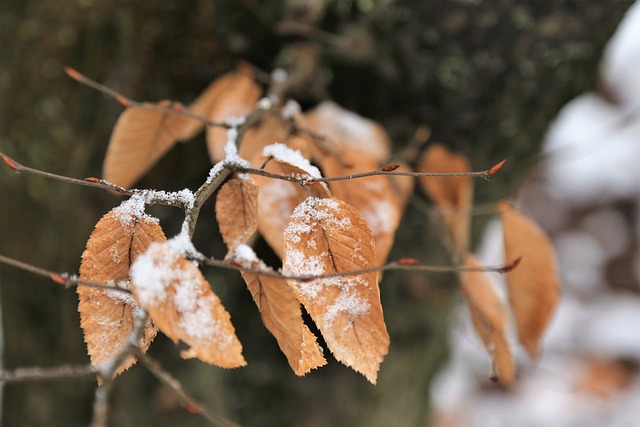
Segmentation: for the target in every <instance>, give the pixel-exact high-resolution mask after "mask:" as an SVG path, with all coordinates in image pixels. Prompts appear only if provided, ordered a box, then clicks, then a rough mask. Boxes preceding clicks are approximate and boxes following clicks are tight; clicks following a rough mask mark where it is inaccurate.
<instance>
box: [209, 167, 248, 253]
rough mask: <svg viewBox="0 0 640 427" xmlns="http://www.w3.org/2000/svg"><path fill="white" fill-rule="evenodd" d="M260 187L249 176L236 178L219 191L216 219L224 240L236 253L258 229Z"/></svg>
mask: <svg viewBox="0 0 640 427" xmlns="http://www.w3.org/2000/svg"><path fill="white" fill-rule="evenodd" d="M257 215H258V186H257V185H256V184H255V182H254V181H253V179H251V178H250V177H249V176H247V175H241V176H240V177H234V178H232V179H230V180H229V181H227V182H226V183H225V184H224V185H223V186H222V188H220V190H219V191H218V196H217V198H216V219H217V220H218V226H219V227H220V234H222V240H224V243H225V244H226V245H227V248H228V249H229V252H230V253H232V252H235V248H236V247H237V246H238V245H239V244H240V243H246V242H247V240H248V239H249V238H250V237H251V236H252V235H253V234H254V233H255V232H256V230H257V228H258V217H257Z"/></svg>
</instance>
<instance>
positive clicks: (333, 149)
mask: <svg viewBox="0 0 640 427" xmlns="http://www.w3.org/2000/svg"><path fill="white" fill-rule="evenodd" d="M261 96H262V89H261V88H260V86H259V85H257V84H256V83H255V82H254V81H253V80H252V78H251V77H250V75H249V73H248V72H247V70H245V69H242V68H240V69H238V70H236V71H234V72H231V73H229V74H227V75H225V76H222V77H221V78H219V79H217V80H216V81H214V82H213V83H212V84H211V85H210V86H209V87H208V88H207V89H206V90H205V91H204V93H203V94H202V95H201V96H200V97H199V98H198V99H197V100H196V101H195V102H194V103H193V104H192V105H191V106H189V107H182V106H177V105H176V104H173V103H171V102H169V101H161V102H160V103H157V104H144V105H142V106H138V105H136V106H130V107H128V108H127V109H126V110H125V111H124V112H123V113H122V115H121V117H120V119H119V120H118V123H117V124H116V126H115V128H114V131H113V134H112V137H111V140H110V142H109V148H108V151H107V155H106V159H105V163H104V178H105V179H106V180H107V181H110V182H112V183H115V184H118V185H120V186H123V187H130V186H131V185H133V184H134V183H135V182H136V181H137V180H138V179H139V178H140V177H141V176H143V175H144V174H145V173H146V172H148V170H149V169H150V168H151V167H153V165H154V164H155V163H156V162H157V160H158V159H159V158H160V157H161V156H163V155H164V154H165V153H166V152H167V151H168V150H169V149H170V148H171V147H172V146H173V145H174V144H175V142H176V141H185V140H188V139H191V138H192V137H194V136H195V135H196V134H197V133H198V132H200V131H202V129H203V128H204V122H203V121H202V120H198V119H196V118H193V117H189V116H185V115H180V114H170V113H169V112H167V111H166V109H165V110H163V109H155V110H154V109H153V107H154V106H155V107H163V108H166V107H169V108H174V109H176V110H183V111H188V112H189V113H192V114H195V115H198V116H202V117H205V118H206V119H208V120H211V121H213V122H217V123H224V122H225V121H229V120H236V119H235V118H236V117H238V116H246V115H247V114H249V113H251V112H252V111H255V110H256V103H257V102H258V101H259V99H260V97H261ZM149 107H150V108H149ZM284 109H286V108H284V107H283V106H282V105H274V106H273V108H271V109H269V110H267V111H265V114H263V115H262V117H261V119H260V120H259V121H258V122H257V123H255V124H252V126H251V127H249V128H248V129H246V131H245V132H242V134H241V138H240V139H241V140H237V141H235V142H236V144H237V146H238V147H239V150H238V152H239V155H240V157H242V159H245V160H246V161H247V162H248V163H250V164H251V165H252V167H254V168H258V167H262V168H263V170H264V171H266V172H270V173H274V174H279V175H288V176H293V177H298V178H299V177H310V176H311V177H320V176H321V174H324V175H325V176H338V175H349V174H354V173H358V172H368V171H372V170H377V169H379V168H380V167H381V166H382V165H384V164H385V162H386V161H387V160H388V158H389V156H390V151H391V150H390V149H391V147H390V139H389V136H388V135H387V134H386V132H385V131H384V129H383V128H382V127H381V126H379V125H378V124H376V123H374V122H372V121H370V120H367V119H364V118H362V117H360V116H357V115H356V114H354V113H352V112H349V111H347V110H344V109H342V108H341V107H339V106H337V105H336V104H334V103H331V102H325V103H322V104H320V105H318V106H317V107H316V108H315V109H313V110H311V111H309V112H305V113H301V112H300V111H295V110H294V111H293V113H291V111H289V112H287V113H285V112H284ZM294 124H295V125H294ZM300 129H304V132H301V131H300ZM230 132H236V130H235V129H228V128H226V127H223V126H208V127H207V133H206V137H207V145H208V149H209V154H210V157H211V160H212V162H213V163H215V162H219V161H220V160H221V159H223V157H224V155H225V149H224V148H225V145H226V144H227V143H228V140H229V139H230V137H231V138H233V137H234V136H235V135H236V134H235V133H230ZM318 135H321V138H318ZM311 162H313V163H315V164H316V165H318V168H319V169H318V168H317V167H316V166H313V165H312V164H311ZM400 167H401V168H404V169H407V166H404V165H401V166H400ZM418 170H419V171H428V172H467V171H469V165H468V162H467V161H466V159H465V158H464V157H462V156H458V155H455V154H452V153H450V152H449V151H448V150H446V149H444V148H443V147H441V146H438V145H434V146H432V147H431V148H430V149H429V150H427V151H426V152H425V154H424V156H423V157H422V158H421V159H420V162H419V167H418ZM392 178H394V177H391V176H383V175H375V176H370V177H367V178H363V179H359V180H343V181H332V182H330V183H329V185H326V184H324V183H316V184H313V185H301V184H299V183H297V182H291V181H286V180H278V179H273V178H270V177H266V176H259V175H257V176H255V178H253V177H251V176H249V175H246V174H241V173H233V174H232V175H231V177H230V178H229V179H228V180H227V181H226V182H225V183H224V185H223V186H222V187H221V188H220V189H219V190H218V192H217V199H216V212H215V215H216V219H217V222H218V225H219V228H220V232H221V234H222V236H223V239H224V242H225V244H226V245H227V247H228V251H229V253H228V259H229V262H233V263H235V264H237V265H240V266H242V267H243V268H244V269H245V270H247V271H244V272H243V273H242V277H243V279H244V280H245V282H246V284H247V287H248V289H249V291H250V292H251V295H252V296H253V299H254V301H255V303H256V305H257V307H258V310H259V312H260V315H261V317H262V320H263V321H264V324H265V326H266V327H267V329H268V330H269V331H270V332H271V333H272V334H273V336H274V337H275V339H276V340H277V342H278V345H279V346H280V349H281V350H282V352H283V353H284V354H285V356H286V358H287V360H288V361H289V364H290V366H291V368H292V369H293V371H294V372H295V373H296V374H297V375H304V374H306V373H307V372H309V371H310V370H312V369H314V368H317V367H320V366H323V365H324V364H326V360H325V358H324V356H323V351H322V348H321V347H320V345H319V344H318V343H317V339H316V336H314V334H313V333H312V332H311V330H310V329H309V328H308V327H307V325H306V324H305V323H304V321H303V317H302V309H301V304H302V306H304V308H305V310H306V311H307V312H308V313H309V315H310V316H311V318H312V319H313V321H314V322H315V324H316V326H317V327H318V329H319V330H320V332H321V333H322V336H323V337H324V340H325V342H326V344H327V347H328V348H329V350H330V351H331V352H332V353H333V355H334V356H335V358H336V359H337V360H339V361H340V362H342V363H344V364H345V365H347V366H350V367H352V368H353V369H354V370H356V371H358V372H360V373H362V374H363V375H364V376H365V377H366V378H367V379H368V380H369V381H371V382H372V383H375V382H376V380H377V373H378V370H379V366H380V363H381V362H382V359H383V358H384V356H385V355H386V354H387V352H388V348H389V335H388V333H387V330H386V326H385V323H384V319H383V312H382V306H381V303H380V292H379V287H378V281H379V274H378V273H377V272H376V271H375V269H373V270H372V272H369V273H366V274H356V275H344V276H342V275H340V273H345V272H349V271H354V270H361V269H368V268H372V267H376V266H378V265H382V264H383V263H384V262H385V261H386V259H387V256H388V254H389V252H390V250H391V246H392V244H393V241H394V235H395V232H396V229H397V227H398V225H399V223H400V220H401V217H402V213H403V210H404V207H405V206H406V203H407V200H408V197H409V196H410V194H411V193H412V191H413V181H412V179H410V178H404V179H402V180H400V179H392ZM396 178H397V177H396ZM421 182H422V184H423V185H424V188H425V189H426V191H427V192H428V193H429V195H430V196H431V197H432V199H433V200H434V202H435V203H436V205H437V206H438V207H439V209H440V211H441V213H442V218H443V224H444V225H445V228H446V229H447V230H448V233H449V236H450V240H451V243H452V248H453V253H454V254H455V255H456V256H457V257H461V259H465V265H468V266H474V265H476V261H475V260H474V258H473V256H472V255H470V254H468V253H467V249H468V234H469V223H470V210H471V206H472V181H471V178H469V177H443V178H424V179H423V180H422V181H421ZM501 212H502V215H503V219H504V225H505V236H509V238H508V240H506V247H507V256H508V257H509V258H512V257H523V263H522V264H523V265H522V267H521V268H520V269H516V270H515V271H514V272H512V273H509V275H508V278H509V291H510V292H509V295H510V304H511V307H512V309H513V312H514V314H515V317H516V323H517V327H518V333H519V337H520V340H521V341H522V343H523V344H524V345H525V346H526V347H527V349H528V350H529V351H530V352H531V353H532V354H535V353H537V351H538V342H539V340H540V336H541V334H542V332H543V330H544V328H545V326H546V324H547V322H548V319H549V316H550V314H551V311H552V309H553V305H554V304H555V301H556V299H557V296H558V283H557V279H556V276H555V270H554V268H553V265H554V264H553V259H552V253H551V248H550V245H549V243H548V242H547V241H546V239H545V237H544V235H543V234H542V233H541V232H540V231H539V230H538V229H537V228H536V227H535V226H534V225H532V223H531V222H530V221H529V220H527V219H526V218H525V217H523V216H522V215H521V214H519V213H517V212H515V211H514V210H512V209H510V208H508V207H507V206H506V205H505V206H503V207H501ZM257 233H259V234H260V235H261V236H262V237H263V238H264V239H265V240H266V242H267V243H268V244H269V245H270V246H271V248H272V249H273V250H274V252H275V253H276V254H278V255H279V256H280V257H281V258H282V264H283V270H284V272H285V273H287V274H288V275H289V276H295V277H300V276H314V277H316V278H314V279H313V280H285V279H283V278H277V277H272V276H270V275H267V274H261V273H264V272H266V271H267V267H266V266H265V265H264V263H263V261H261V260H260V259H259V258H257V257H256V255H255V254H254V253H253V251H252V249H251V248H250V246H248V244H249V243H250V242H251V241H252V238H253V237H254V236H255V235H256V234H257ZM183 237H184V236H183ZM178 240H179V239H178ZM533 270H536V271H535V272H533ZM81 279H83V280H87V281H93V282H100V283H108V284H109V285H110V286H113V287H120V288H125V289H128V290H130V293H126V292H122V291H117V290H104V289H94V288H87V287H80V288H79V294H80V306H79V310H80V314H81V322H82V327H83V329H84V333H85V340H86V342H87V345H88V351H89V355H90V356H91V361H92V363H93V364H94V365H100V364H102V363H105V362H108V361H109V360H111V359H112V358H113V357H114V356H115V355H117V354H118V352H119V351H120V349H121V348H122V346H123V345H125V344H126V341H127V339H128V337H129V334H130V332H131V330H132V328H133V321H134V317H135V313H136V311H138V310H141V309H144V310H146V312H147V313H148V314H149V319H150V320H149V321H148V323H147V326H146V329H145V333H144V336H143V340H142V342H141V343H140V347H141V349H142V350H143V351H146V349H147V348H148V346H149V344H150V342H151V340H152V339H153V337H154V336H155V333H156V328H158V329H159V330H160V331H162V332H163V333H164V334H166V335H167V336H168V337H170V338H171V339H172V340H173V341H174V342H178V341H182V342H184V343H186V344H187V345H188V346H189V349H188V350H187V351H185V352H183V354H182V355H183V357H197V358H198V359H200V360H202V361H205V362H207V363H212V364H215V365H218V366H221V367H225V368H233V367H238V366H243V365H244V364H245V360H244V358H243V357H242V347H241V344H240V342H239V341H238V339H237V337H236V335H235V331H234V328H233V326H232V324H231V322H230V316H229V314H228V313H227V311H226V310H225V309H224V307H223V306H222V304H221V303H220V301H219V299H218V298H217V296H216V295H215V294H214V293H213V291H212V289H211V286H210V285H209V283H208V282H207V281H206V280H205V278H204V277H203V275H202V274H201V272H200V270H199V268H198V267H197V266H196V265H194V264H193V263H192V262H191V261H190V260H189V259H188V257H187V255H186V252H185V251H184V248H181V247H180V244H178V241H177V239H172V240H169V241H166V239H165V237H164V234H163V232H162V230H161V228H160V226H159V225H158V223H157V221H156V220H154V219H153V218H151V217H148V216H147V215H146V214H144V206H142V209H137V210H135V209H134V210H127V209H123V208H122V207H119V208H116V209H114V210H113V211H111V212H109V213H108V214H106V215H105V216H104V217H103V218H102V219H101V220H100V222H99V223H98V224H97V225H96V228H95V230H94V232H93V234H92V235H91V237H90V239H89V241H88V243H87V247H86V250H85V252H84V254H83V256H82V266H81ZM461 280H462V284H463V290H464V292H465V295H466V296H467V299H468V302H469V307H470V310H471V313H472V316H473V320H474V324H475V325H476V328H477V330H478V333H479V334H480V336H481V337H482V339H483V341H484V343H485V344H486V346H487V349H488V350H489V351H490V353H491V354H492V356H493V359H494V363H495V366H496V371H497V373H498V376H499V377H500V378H501V379H502V380H503V381H504V382H505V383H509V382H511V381H512V380H513V378H514V376H515V368H514V366H513V360H512V357H511V353H510V350H509V346H508V344H507V342H506V340H505V336H504V333H505V327H506V326H505V325H506V310H505V309H504V308H503V306H502V304H501V302H500V301H499V299H498V298H497V296H496V295H495V294H494V293H492V292H493V291H492V290H491V287H490V286H489V285H488V283H487V280H486V278H485V277H484V275H483V273H462V274H461ZM133 363H134V359H133V358H131V357H130V358H129V359H127V360H126V361H125V363H123V364H122V366H121V367H120V368H119V372H120V371H122V370H124V369H126V368H127V367H128V366H130V365H131V364H133Z"/></svg>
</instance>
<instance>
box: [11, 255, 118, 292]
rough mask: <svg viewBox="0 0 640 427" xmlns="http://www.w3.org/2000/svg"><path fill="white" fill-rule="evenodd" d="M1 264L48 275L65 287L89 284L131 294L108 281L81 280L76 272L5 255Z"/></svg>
mask: <svg viewBox="0 0 640 427" xmlns="http://www.w3.org/2000/svg"><path fill="white" fill-rule="evenodd" d="M0 264H5V265H10V266H12V267H16V268H19V269H20V270H24V271H28V272H29V273H33V274H37V275H38V276H42V277H47V278H49V279H51V280H53V281H54V282H55V283H57V284H58V285H62V286H64V287H65V288H70V287H73V286H88V287H91V288H96V289H103V290H109V291H114V292H122V293H124V294H130V293H131V292H130V291H129V290H127V289H123V288H119V287H117V286H113V285H109V284H106V283H96V282H90V281H87V280H81V279H80V278H78V276H77V275H75V274H69V273H56V272H53V271H49V270H45V269H43V268H40V267H36V266H35V265H31V264H28V263H26V262H22V261H18V260H16V259H13V258H9V257H6V256H4V255H0Z"/></svg>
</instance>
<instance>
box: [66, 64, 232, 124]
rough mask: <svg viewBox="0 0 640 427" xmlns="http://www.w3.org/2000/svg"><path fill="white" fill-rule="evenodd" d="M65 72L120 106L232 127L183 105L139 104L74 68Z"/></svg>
mask: <svg viewBox="0 0 640 427" xmlns="http://www.w3.org/2000/svg"><path fill="white" fill-rule="evenodd" d="M64 71H65V72H66V73H67V75H68V76H69V77H71V78H72V79H74V80H76V81H77V82H80V83H82V84H83V85H85V86H89V87H90V88H93V89H95V90H97V91H99V92H102V93H103V94H105V95H107V96H110V97H112V98H115V99H116V100H117V101H118V102H119V103H120V104H122V105H123V106H125V107H136V108H141V109H144V110H149V111H156V112H159V113H164V114H177V115H180V116H185V117H189V118H190V119H195V120H198V121H201V122H202V123H204V124H205V125H207V126H218V127H223V128H229V127H230V126H229V125H228V124H227V123H223V122H215V121H213V120H209V119H207V118H206V117H202V116H200V115H198V114H194V113H192V112H191V111H189V110H188V109H187V107H185V106H183V105H182V104H179V103H173V104H172V106H170V107H161V106H159V105H157V104H151V103H148V102H139V101H135V100H133V99H131V98H128V97H126V96H124V95H122V94H121V93H119V92H116V91H115V90H113V89H111V88H109V87H107V86H105V85H102V84H100V83H98V82H96V81H95V80H92V79H90V78H89V77H87V76H85V75H83V74H81V73H79V72H78V71H76V70H74V69H73V68H69V67H65V69H64Z"/></svg>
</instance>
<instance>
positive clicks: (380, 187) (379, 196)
mask: <svg viewBox="0 0 640 427" xmlns="http://www.w3.org/2000/svg"><path fill="white" fill-rule="evenodd" d="M341 160H342V162H340V161H339V160H338V159H336V158H335V157H333V156H325V157H324V158H323V159H322V161H321V164H320V166H321V168H322V170H323V172H324V174H325V176H329V177H331V176H342V175H350V174H355V173H360V172H370V171H373V170H376V169H378V168H379V165H378V163H377V162H376V161H375V159H374V158H373V157H371V156H370V155H369V154H368V153H366V152H363V151H361V150H359V149H356V148H346V149H345V150H343V151H342V152H341ZM344 164H347V165H349V166H344ZM409 180H410V178H409ZM329 186H330V187H331V191H332V192H333V195H334V196H335V197H336V198H337V199H340V200H342V201H344V202H347V203H348V204H349V205H351V206H353V207H354V208H356V210H357V211H358V212H359V213H360V215H362V217H363V218H364V219H365V220H366V221H367V223H368V224H369V227H370V228H371V232H372V233H373V238H374V239H375V248H376V258H377V262H378V264H379V265H382V264H384V262H385V261H386V259H387V256H388V255H389V252H390V251H391V246H392V245H393V240H394V238H395V233H396V230H397V228H398V225H400V219H401V218H402V212H403V209H404V205H405V200H406V197H404V193H401V192H398V191H395V188H394V187H393V185H392V182H391V180H390V177H388V176H382V175H374V176H370V177H367V178H360V179H354V180H344V181H332V182H330V183H329Z"/></svg>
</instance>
